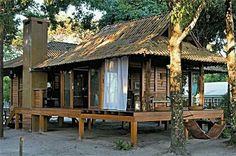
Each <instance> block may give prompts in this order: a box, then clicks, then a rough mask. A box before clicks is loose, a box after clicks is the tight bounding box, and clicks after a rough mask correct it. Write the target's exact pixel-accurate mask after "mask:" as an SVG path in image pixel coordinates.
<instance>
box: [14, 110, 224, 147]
mask: <svg viewBox="0 0 236 156" xmlns="http://www.w3.org/2000/svg"><path fill="white" fill-rule="evenodd" d="M15 113H16V128H18V126H17V124H18V122H19V120H18V119H19V114H23V115H24V114H28V115H31V116H39V130H41V131H43V130H44V129H45V120H44V117H46V116H59V117H70V118H77V119H78V120H79V127H78V129H79V138H80V139H83V137H84V121H85V119H101V120H113V121H125V122H130V124H131V126H130V134H131V143H132V144H134V145H135V144H137V128H138V122H148V121H170V120H171V112H170V111H159V112H158V111H156V112H134V111H111V110H92V109H71V108H32V109H29V108H16V109H15ZM183 117H184V120H186V121H187V120H191V119H220V120H221V121H223V119H224V111H223V110H221V109H217V110H216V109H207V110H196V111H193V110H191V111H190V110H185V111H184V113H183ZM90 121H91V120H90Z"/></svg>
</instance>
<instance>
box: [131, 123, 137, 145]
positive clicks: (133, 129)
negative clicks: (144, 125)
mask: <svg viewBox="0 0 236 156" xmlns="http://www.w3.org/2000/svg"><path fill="white" fill-rule="evenodd" d="M137 126H138V123H137V121H131V130H130V136H131V138H130V140H131V141H130V142H131V144H132V145H136V144H137V133H138V128H137Z"/></svg>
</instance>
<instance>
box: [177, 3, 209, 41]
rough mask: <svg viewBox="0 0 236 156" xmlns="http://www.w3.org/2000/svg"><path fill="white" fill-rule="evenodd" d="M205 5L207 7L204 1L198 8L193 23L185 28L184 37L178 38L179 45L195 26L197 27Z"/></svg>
mask: <svg viewBox="0 0 236 156" xmlns="http://www.w3.org/2000/svg"><path fill="white" fill-rule="evenodd" d="M205 5H206V2H205V0H203V1H202V2H201V3H200V5H199V6H198V8H197V10H196V13H195V15H194V17H193V20H192V22H191V23H190V24H189V25H188V26H187V27H185V29H184V31H183V33H182V35H181V36H180V37H179V38H178V40H177V43H179V44H180V43H181V42H182V41H183V39H184V38H185V37H186V36H187V35H188V34H189V31H191V30H192V29H193V28H194V26H195V25H196V23H197V20H198V18H199V17H200V14H201V12H202V10H203V9H204V7H205Z"/></svg>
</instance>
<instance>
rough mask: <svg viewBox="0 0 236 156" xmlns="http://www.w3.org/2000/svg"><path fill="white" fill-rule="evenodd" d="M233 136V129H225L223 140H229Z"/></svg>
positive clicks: (222, 135)
mask: <svg viewBox="0 0 236 156" xmlns="http://www.w3.org/2000/svg"><path fill="white" fill-rule="evenodd" d="M230 136H231V129H229V128H225V129H224V130H223V132H222V134H221V137H222V138H225V139H228V138H230Z"/></svg>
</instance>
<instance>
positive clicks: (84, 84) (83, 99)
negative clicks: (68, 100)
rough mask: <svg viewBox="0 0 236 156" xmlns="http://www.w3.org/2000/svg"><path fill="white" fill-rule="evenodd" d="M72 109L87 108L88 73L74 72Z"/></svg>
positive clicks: (84, 71)
mask: <svg viewBox="0 0 236 156" xmlns="http://www.w3.org/2000/svg"><path fill="white" fill-rule="evenodd" d="M74 108H88V71H87V70H75V71H74Z"/></svg>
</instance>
